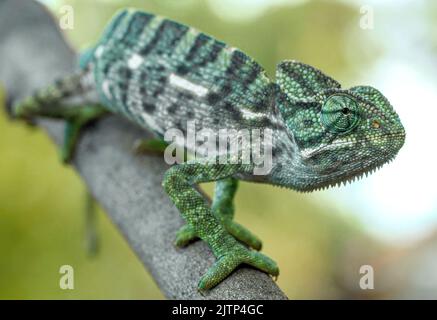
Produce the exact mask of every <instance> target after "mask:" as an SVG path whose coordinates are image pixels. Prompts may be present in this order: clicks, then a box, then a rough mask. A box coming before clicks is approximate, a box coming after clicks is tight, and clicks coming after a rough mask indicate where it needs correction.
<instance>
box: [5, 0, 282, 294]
mask: <svg viewBox="0 0 437 320" xmlns="http://www.w3.org/2000/svg"><path fill="white" fill-rule="evenodd" d="M0 43H1V46H0V80H2V81H3V82H4V85H5V87H6V91H7V94H8V104H9V105H11V104H12V103H14V102H15V101H18V100H20V99H22V98H23V97H26V96H28V95H29V94H31V93H32V92H33V91H34V90H35V89H37V88H41V87H43V86H45V85H47V84H49V83H51V82H52V81H53V79H55V78H56V77H59V76H62V75H67V74H69V73H71V72H72V70H73V69H74V67H75V62H76V53H75V52H74V51H73V50H72V49H71V48H70V47H69V46H68V45H67V44H66V42H65V40H64V38H63V36H62V35H61V33H60V32H59V30H58V28H57V26H56V23H55V21H54V19H53V18H52V17H51V15H50V14H49V12H48V11H47V10H45V9H44V7H43V6H42V5H40V4H38V3H36V2H34V1H28V0H0ZM37 123H38V125H40V126H42V127H44V128H45V129H46V130H47V131H48V132H49V134H50V136H51V137H52V138H53V139H54V141H55V142H56V143H57V144H58V145H59V144H60V143H61V141H62V136H63V124H62V123H61V122H58V121H52V120H38V122H37ZM145 136H147V133H146V132H144V131H142V130H140V129H139V128H136V127H135V126H133V125H132V124H130V123H128V122H126V121H124V120H122V119H120V118H116V117H114V116H111V117H108V118H106V119H103V120H101V121H99V122H98V123H97V124H96V125H95V126H93V127H92V128H89V129H87V130H86V133H85V134H84V135H83V138H82V139H81V141H80V143H79V145H78V148H77V152H76V156H75V158H74V161H73V164H74V166H75V167H76V169H77V170H78V172H79V173H80V175H81V176H82V177H83V179H84V180H85V182H86V184H87V185H88V187H89V189H90V191H91V192H92V194H93V195H94V196H95V198H96V199H97V201H99V202H100V204H101V205H102V206H103V207H104V208H105V210H106V212H107V213H108V214H109V215H110V217H111V219H112V220H113V221H114V223H115V224H116V225H117V226H118V228H119V229H120V230H121V232H122V233H123V234H124V236H125V237H126V239H127V241H128V242H129V244H130V245H131V247H132V249H133V250H134V251H135V252H136V254H137V256H138V257H139V258H140V259H141V261H142V262H143V264H144V265H145V266H146V267H147V269H148V270H149V271H150V272H151V274H152V276H153V277H154V279H155V281H156V282H157V284H158V286H159V287H160V288H161V290H162V292H163V293H164V295H165V296H166V297H168V298H176V299H286V297H285V295H284V294H283V293H282V292H281V290H280V289H279V288H278V287H277V286H276V284H275V283H274V282H273V281H272V280H271V278H270V277H269V276H267V275H266V274H264V273H262V272H259V271H257V270H253V269H249V268H240V269H239V270H238V271H236V272H234V273H233V274H232V275H231V276H230V277H229V278H228V279H226V280H225V281H224V282H223V283H221V284H220V285H219V286H217V287H216V288H215V289H213V290H211V291H210V292H208V293H206V294H205V295H201V294H200V293H198V292H197V283H198V281H199V279H200V277H201V276H202V275H203V274H204V273H205V272H206V270H207V269H208V268H209V267H210V266H211V265H212V264H213V262H214V257H213V255H212V253H211V251H210V250H209V248H208V247H207V245H206V244H205V243H204V242H200V241H198V242H196V243H194V244H192V245H190V246H189V247H187V248H185V249H177V248H175V247H174V246H173V241H174V236H175V232H176V231H177V230H178V228H179V227H180V226H181V225H182V224H183V221H182V219H181V218H180V215H179V213H178V211H177V209H176V208H175V206H174V205H173V204H172V203H171V202H170V200H169V198H168V197H167V195H166V194H165V193H164V191H163V190H162V187H161V181H162V177H163V174H164V172H165V170H166V169H167V166H166V165H165V164H164V162H163V161H162V158H160V157H154V156H134V155H133V153H132V150H131V148H132V145H133V142H134V141H135V139H137V138H139V137H145Z"/></svg>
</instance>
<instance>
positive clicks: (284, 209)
mask: <svg viewBox="0 0 437 320" xmlns="http://www.w3.org/2000/svg"><path fill="white" fill-rule="evenodd" d="M44 2H45V3H47V4H48V5H49V6H50V8H51V10H52V11H53V13H54V14H55V15H58V16H60V15H61V13H60V12H61V11H60V8H61V7H62V6H63V5H66V4H67V5H71V6H72V7H73V9H74V29H73V30H69V31H67V32H66V33H67V37H68V38H69V39H70V40H71V42H72V44H73V46H74V47H76V48H78V49H83V48H86V47H87V45H90V44H92V43H93V42H94V41H96V40H97V39H98V37H99V35H100V33H101V31H102V28H103V27H104V25H105V24H106V22H107V21H108V20H109V19H110V18H111V16H112V15H113V14H114V12H115V11H116V10H117V9H119V8H122V7H127V6H130V7H137V8H142V9H144V10H147V11H150V12H153V13H156V14H160V15H164V16H167V17H170V18H172V19H175V20H177V21H181V22H184V23H186V24H188V25H190V26H194V27H196V28H197V29H199V30H202V31H204V32H206V33H208V34H211V35H213V36H215V37H216V38H218V39H221V40H223V41H225V42H227V43H229V44H231V45H233V46H236V47H239V48H240V49H242V50H243V51H245V52H246V53H248V54H249V55H250V56H252V57H253V58H255V59H256V60H257V61H258V62H259V63H260V64H261V65H263V66H264V67H265V68H266V70H267V72H268V73H269V74H270V75H272V76H274V70H275V65H276V64H277V63H278V62H279V61H280V60H283V59H295V60H300V61H303V62H305V63H308V64H311V65H313V66H315V67H317V68H320V69H322V70H323V71H325V72H326V73H328V74H329V75H332V76H333V77H334V78H336V79H337V80H338V81H340V82H341V83H343V84H345V86H346V87H348V86H352V85H355V84H358V83H363V84H364V83H365V84H370V85H375V86H377V84H380V85H384V84H386V83H387V81H388V80H387V78H384V77H381V76H380V74H381V73H382V74H383V75H384V76H395V77H396V75H395V74H393V73H391V74H388V73H386V72H384V70H385V69H384V68H387V70H391V71H390V72H393V68H391V67H390V65H388V66H387V65H384V61H388V60H387V59H391V58H390V57H393V56H390V54H391V53H390V52H392V51H391V47H390V46H391V43H392V44H393V46H395V45H396V44H397V43H398V42H397V40H396V39H397V38H396V37H397V36H396V34H397V33H396V32H391V33H390V32H389V31H387V28H388V29H390V30H391V28H390V26H391V24H390V23H391V22H390V21H393V20H392V19H393V15H395V14H398V16H399V17H400V16H401V15H399V12H401V13H403V16H404V17H405V16H406V12H410V16H409V19H416V20H420V21H423V17H424V16H426V18H427V20H426V21H428V24H427V26H429V29H427V30H426V38H422V33H419V35H417V34H416V33H414V32H413V33H411V32H410V35H411V37H412V38H413V39H419V40H420V41H423V43H422V42H420V43H416V50H417V47H419V48H422V49H423V50H422V51H423V52H427V54H428V56H429V55H430V53H435V51H437V42H436V40H435V39H437V37H432V35H434V36H435V33H436V32H435V30H436V26H437V23H434V22H432V21H433V18H434V16H433V14H432V13H433V12H435V10H434V9H435V2H432V1H417V2H415V3H416V5H417V3H419V2H420V6H419V7H420V8H421V9H420V10H409V9H408V8H409V6H414V5H412V4H411V1H410V2H409V1H399V2H396V3H397V4H395V2H394V1H378V2H376V1H370V4H371V5H372V6H371V9H372V10H374V24H375V27H374V28H372V29H371V30H366V29H363V28H360V21H361V19H362V16H363V12H360V8H361V9H362V8H363V7H362V6H363V5H367V4H368V3H369V2H366V3H361V2H360V1H302V0H301V1H284V0H282V1H280V0H276V1H263V0H256V1H248V0H245V1H238V0H236V1H231V0H226V1H225V0H209V1H203V0H155V1H152V0H142V1H115V0H114V1H110V0H105V1H103V0H101V1H97V0H95V1H89V0H86V1H85V0H70V1H44ZM399 3H403V6H404V7H402V5H401V8H400V7H399V6H400V5H399ZM393 10H394V11H393ZM402 10H404V11H402ZM416 20H413V22H414V21H416ZM409 22H410V24H411V20H409ZM409 30H410V31H411V29H409ZM392 31H393V30H392ZM413 31H414V30H413ZM398 32H402V29H401V31H399V30H398ZM403 35H404V40H405V39H407V40H408V39H409V38H408V34H407V35H405V34H403ZM387 37H392V39H391V40H390V41H391V42H390V41H389V40H387ZM414 37H415V38H414ZM431 39H434V40H431ZM428 40H429V41H428ZM425 44H426V45H425ZM421 46H422V47H421ZM397 53H398V51H396V54H397ZM398 58H399V57H398ZM399 59H404V60H402V61H404V65H405V64H407V63H408V61H409V60H408V59H409V58H408V56H405V57H404V56H401V58H399ZM434 67H435V66H434V65H433V68H434ZM381 70H382V71H381ZM419 71H420V72H423V73H429V72H430V71H431V70H430V69H429V68H428V69H427V68H426V67H423V70H422V69H420V70H419ZM409 79H411V78H409ZM386 80H387V81H386ZM411 81H414V80H411ZM404 85H408V83H406V84H405V83H404ZM418 86H419V85H418ZM377 87H378V88H380V87H379V86H377ZM380 89H381V88H380ZM389 89H390V87H388V89H387V90H388V91H389V92H390V94H391V95H390V96H389V99H390V100H391V98H392V97H396V96H397V94H396V92H398V91H390V90H389ZM381 90H382V91H383V92H384V93H385V91H384V90H383V89H381ZM396 90H402V88H401V87H397V88H396ZM431 98H434V96H433V97H431ZM431 98H430V99H431ZM3 99H4V92H2V93H0V105H1V104H2V103H3ZM398 100H399V99H398ZM404 100H405V99H404ZM415 101H417V100H415ZM400 104H402V103H400ZM396 107H397V105H396ZM397 110H398V109H397ZM404 110H406V108H404V107H401V110H400V111H403V113H402V112H400V113H401V119H402V120H404V119H405V118H406V117H407V116H409V113H407V112H406V111H404ZM410 119H413V116H411V117H410ZM410 124H411V127H413V125H414V122H412V121H411V122H408V121H407V126H406V127H407V134H410V132H409V131H408V129H409V126H410ZM414 128H417V126H416V127H414ZM410 130H411V129H410ZM0 132H1V133H2V134H1V135H0V150H1V155H2V156H1V157H0V253H1V258H0V299H21V298H24V299H49V298H55V299H78V298H83V299H162V298H164V297H163V296H162V294H161V293H160V291H159V289H158V288H157V286H156V284H155V283H154V282H153V279H152V278H151V277H150V275H149V274H148V273H147V271H146V270H145V269H144V268H143V266H142V265H141V263H140V262H139V260H138V259H137V258H136V257H135V255H134V253H133V252H132V251H131V250H130V248H129V246H128V244H127V243H126V241H125V240H124V239H123V238H122V236H121V235H120V233H119V232H118V231H117V230H116V228H115V227H114V226H113V224H112V223H111V221H110V220H109V219H108V217H107V216H106V215H105V214H104V213H103V212H99V216H98V231H99V234H100V237H101V251H100V253H99V254H98V255H97V256H96V257H93V258H90V257H88V256H87V252H86V250H85V244H84V241H85V240H84V239H85V238H84V232H85V221H84V216H83V212H82V211H83V206H84V201H83V200H84V192H85V191H84V186H83V185H82V183H81V181H80V179H79V178H78V176H77V175H76V174H75V172H74V171H73V170H72V169H71V168H69V167H68V166H67V167H66V166H63V165H61V164H60V163H59V161H58V155H57V150H56V149H55V147H54V145H53V144H52V143H51V141H50V140H49V139H48V137H47V136H46V135H45V133H43V132H41V131H40V130H38V129H29V128H27V127H25V126H24V125H22V124H19V123H11V122H9V121H8V120H7V119H6V117H5V116H4V114H1V115H0ZM434 136H435V134H434ZM413 137H414V135H413ZM407 150H408V149H407ZM406 152H407V151H404V154H405V153H406ZM404 157H405V158H406V156H404ZM430 158H431V159H434V158H432V155H431V156H430ZM414 161H415V160H414V158H412V159H411V160H410V161H409V162H407V161H406V160H404V162H406V163H407V164H405V166H404V167H402V166H401V165H398V167H396V168H395V169H393V170H395V171H391V172H392V173H391V174H389V173H387V174H389V177H390V180H391V181H392V183H396V184H398V185H399V184H400V183H401V182H402V181H405V179H402V178H401V176H400V175H401V174H402V170H403V168H407V169H408V165H410V169H411V164H414V163H415V162H414ZM416 163H417V162H416ZM425 164H429V163H428V162H427V163H425ZM384 170H386V169H383V171H384ZM387 172H390V171H387ZM393 172H394V173H393ZM403 172H405V170H403ZM374 179H376V180H367V182H366V180H365V181H362V182H360V183H358V184H357V186H349V187H346V188H343V189H334V190H333V191H325V192H319V193H315V194H300V193H296V192H293V191H290V190H284V189H279V188H273V187H270V186H264V185H252V184H247V183H243V184H242V185H241V188H240V191H239V193H238V195H237V202H236V204H237V215H236V219H237V221H238V222H240V223H242V224H243V225H245V226H247V227H248V228H249V229H250V230H252V231H253V232H254V233H256V234H257V235H259V236H260V237H261V239H263V242H264V249H263V250H264V252H265V253H266V254H268V255H269V256H270V257H272V258H273V259H274V260H276V261H277V262H278V264H279V266H280V270H281V275H280V277H279V279H278V285H279V286H280V287H281V288H282V290H284V292H285V293H286V294H287V295H288V296H289V298H292V299H302V298H378V297H402V296H411V295H413V297H414V294H415V292H420V293H422V294H423V292H424V291H423V290H422V291H420V290H421V288H422V287H420V286H419V287H417V286H415V287H414V283H413V284H412V286H413V287H411V285H410V284H409V283H407V279H406V278H405V277H404V275H405V274H406V273H408V272H410V271H411V270H416V269H417V268H416V267H415V266H414V267H413V269H411V268H410V269H408V268H407V269H406V271H402V270H403V269H397V270H401V271H399V274H397V273H396V274H395V275H394V273H392V272H390V270H392V268H394V267H393V266H394V265H398V266H399V265H400V264H402V263H403V262H402V261H404V260H408V259H409V258H408V257H409V255H410V252H411V250H413V249H414V250H413V251H414V252H416V253H417V252H420V250H421V249H420V248H422V247H423V246H425V245H428V244H429V242H426V244H424V242H423V241H422V240H421V239H423V238H425V237H428V239H431V240H429V241H431V243H434V242H435V241H434V240H433V239H434V238H433V233H432V230H433V229H434V227H435V214H434V212H435V210H434V209H435V206H436V203H435V198H436V197H435V193H434V192H433V193H429V192H428V193H426V194H427V195H428V196H429V198H430V199H431V200H433V199H434V200H433V201H431V202H432V205H431V206H430V207H429V208H428V207H427V208H425V209H423V208H422V209H421V210H422V211H420V214H419V211H418V210H419V209H417V207H415V206H412V207H411V208H412V209H411V210H410V211H411V212H410V211H409V212H408V214H409V213H411V215H408V216H405V217H408V219H407V220H405V224H403V225H401V224H399V225H396V223H397V221H404V220H400V218H398V217H396V216H395V215H392V216H389V217H388V218H387V219H385V220H381V219H382V218H381V217H386V216H384V214H383V213H384V212H385V213H387V212H392V211H394V212H398V211H397V209H396V208H394V209H393V208H392V207H390V205H391V204H392V203H394V202H396V201H399V198H400V197H399V196H400V195H399V194H397V193H393V192H391V193H390V192H388V191H389V190H391V189H390V188H392V187H390V185H386V184H384V183H381V181H383V180H389V179H387V176H381V175H380V176H379V177H376V178H374ZM378 179H379V180H378ZM411 179H413V178H411ZM375 181H376V182H375ZM373 184H375V185H378V186H381V185H382V186H383V187H384V190H386V191H387V193H384V191H381V192H378V196H375V195H372V194H369V193H368V191H363V190H375V189H374V188H373ZM372 188H373V189H372ZM206 189H207V190H208V192H211V190H212V189H211V185H209V186H206ZM403 189H407V190H408V188H407V187H405V188H403ZM339 190H341V191H339ZM366 192H367V193H366ZM409 192H411V193H414V191H412V190H410V191H409ZM381 193H382V194H381ZM409 195H410V200H412V198H414V195H413V194H409ZM378 197H382V198H381V199H383V200H384V201H385V202H387V203H389V206H387V207H383V206H382V205H379V203H380V202H378V201H380V198H378ZM427 199H428V198H427ZM360 201H361V202H360ZM385 202H384V203H385ZM419 208H420V206H419ZM416 209H417V210H416ZM379 210H380V211H381V212H382V213H381V214H380V213H379ZM390 210H392V211H390ZM413 215H415V217H416V219H413V220H412V218H411V217H412V216H413ZM375 217H376V218H375ZM419 218H420V219H419ZM390 219H392V220H390ZM418 219H419V220H420V221H421V223H419V224H414V223H412V222H411V221H419V220H418ZM393 226H396V227H395V229H393ZM425 226H426V227H425ZM377 227H378V228H377ZM390 228H391V229H390ZM396 228H397V229H396ZM374 229H378V230H374ZM413 229H414V232H413V231H411V230H413ZM386 234H394V235H395V236H393V237H392V238H390V239H386V237H385V235H386ZM407 235H408V237H407ZM405 239H407V240H405ZM411 248H413V249H411ZM403 259H404V260H403ZM421 259H422V257H421V256H420V255H419V257H416V258H415V261H417V263H418V265H420V266H423V263H422V261H423V259H422V260H421ZM65 264H68V265H72V266H73V267H74V270H75V289H74V290H61V289H60V288H59V278H60V274H59V268H60V266H61V265H65ZM363 264H371V265H372V266H374V267H375V269H376V273H377V275H376V278H377V281H379V282H376V283H377V284H378V285H376V289H375V290H373V291H363V290H360V289H359V286H358V283H359V279H360V274H359V267H360V266H361V265H363ZM433 266H435V264H433ZM414 268H416V269H414ZM402 272H403V273H402ZM422 272H423V271H422ZM429 272H431V271H429ZM378 275H380V276H379V278H378ZM393 276H395V277H396V279H395V280H393V279H392V277H393ZM430 276H431V275H430ZM427 279H428V282H429V277H428V278H427ZM400 282H401V283H400ZM380 284H381V285H380ZM409 285H410V287H409ZM433 288H434V289H435V288H437V286H434V287H433ZM430 292H435V291H430ZM425 296H426V295H425ZM426 297H429V296H426Z"/></svg>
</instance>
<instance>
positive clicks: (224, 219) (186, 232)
mask: <svg viewBox="0 0 437 320" xmlns="http://www.w3.org/2000/svg"><path fill="white" fill-rule="evenodd" d="M237 188H238V180H237V179H235V178H232V177H230V178H226V179H223V180H219V181H217V182H216V185H215V191H214V199H213V202H212V206H211V209H212V211H213V213H214V214H215V215H216V216H217V218H218V219H219V221H220V222H221V223H222V224H223V226H224V227H225V228H226V230H227V231H228V232H229V233H230V234H231V235H233V236H234V237H235V238H236V239H237V240H239V241H241V242H243V243H244V244H246V245H248V246H249V247H251V248H253V249H255V250H261V247H262V242H261V240H260V239H259V238H258V237H257V236H255V235H254V234H253V233H251V232H250V231H249V230H247V229H246V228H245V227H243V226H242V225H240V224H238V223H237V222H235V221H233V218H234V212H235V210H234V197H235V194H236V192H237ZM196 239H198V237H197V235H196V233H195V232H194V230H193V228H191V227H190V226H189V225H184V226H183V227H182V228H181V229H180V230H179V231H178V233H177V235H176V245H177V246H181V247H183V246H186V245H187V244H189V243H191V242H193V241H195V240H196Z"/></svg>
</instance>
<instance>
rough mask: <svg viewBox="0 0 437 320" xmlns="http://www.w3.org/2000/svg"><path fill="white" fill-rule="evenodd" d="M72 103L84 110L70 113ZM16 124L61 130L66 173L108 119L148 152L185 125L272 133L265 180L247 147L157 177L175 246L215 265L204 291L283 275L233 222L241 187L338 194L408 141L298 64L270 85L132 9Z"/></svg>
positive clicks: (381, 102)
mask: <svg viewBox="0 0 437 320" xmlns="http://www.w3.org/2000/svg"><path fill="white" fill-rule="evenodd" d="M78 97H81V99H82V100H84V99H85V102H83V101H82V102H81V103H80V104H75V103H74V101H77V98H78ZM12 112H13V114H14V116H15V117H16V118H19V119H23V120H27V121H30V120H32V119H33V118H35V117H38V116H42V117H50V118H58V119H63V120H65V121H66V126H65V137H64V143H63V145H62V147H61V157H62V159H63V161H65V162H68V161H69V160H70V159H71V157H72V154H73V152H74V146H75V145H76V143H77V140H78V137H79V136H80V132H81V129H82V128H83V127H84V126H85V125H87V124H88V123H90V122H91V121H94V120H96V119H99V118H100V117H102V116H103V115H105V114H107V113H114V114H118V115H120V116H122V117H125V118H127V119H128V120H130V121H132V122H133V123H135V124H136V125H139V126H140V127H141V128H143V129H144V130H148V131H150V132H152V133H153V134H154V136H155V137H156V141H158V143H157V144H156V143H152V145H155V146H156V145H159V142H160V141H161V142H162V141H163V139H164V137H165V133H166V132H167V131H168V130H170V129H172V128H177V129H178V130H180V131H181V132H184V133H186V132H187V130H188V128H187V127H188V124H187V122H188V120H192V121H196V124H197V126H198V128H199V129H203V128H208V129H209V130H211V131H212V132H215V133H217V132H219V130H220V129H223V128H229V129H235V130H242V129H248V130H255V129H258V130H261V132H267V130H269V132H271V140H269V142H265V144H266V145H268V147H269V149H268V150H269V154H270V155H271V168H270V170H268V172H266V173H264V174H255V170H254V169H255V167H256V166H257V165H256V164H255V163H253V161H249V162H247V161H242V160H243V159H242V151H252V150H251V149H252V148H253V145H252V144H251V143H247V144H244V145H242V147H241V149H240V150H227V151H229V152H228V153H230V154H225V155H223V154H220V153H215V154H213V155H212V156H206V157H200V158H197V157H196V158H192V159H186V161H184V162H181V163H178V164H176V165H173V166H171V167H170V168H169V169H168V170H167V171H166V173H165V175H164V178H163V181H162V186H163V189H164V190H165V192H166V193H167V194H168V196H169V197H170V199H171V200H172V202H173V203H174V205H175V206H176V207H177V209H178V210H179V211H180V213H181V215H182V217H183V219H184V221H185V223H186V224H185V225H184V226H182V227H181V229H180V230H179V231H178V232H177V234H176V240H175V244H176V245H177V246H180V247H184V246H186V245H188V244H189V243H191V242H192V241H194V240H196V239H199V238H200V239H201V240H203V241H205V242H206V243H207V244H208V245H209V247H210V249H211V251H212V253H213V254H214V256H215V257H216V261H215V263H214V264H213V265H212V266H211V267H210V268H209V269H208V271H207V272H206V273H205V274H204V275H203V276H202V277H201V279H200V281H199V283H198V289H199V290H201V291H202V290H209V289H211V288H213V287H215V286H216V285H218V284H219V283H220V282H222V281H223V280H224V279H225V278H227V277H228V276H229V275H230V274H231V273H232V272H233V271H234V270H235V269H236V268H237V267H238V266H240V265H241V264H246V265H250V266H252V267H254V268H256V269H259V270H261V271H263V272H265V273H267V274H269V275H271V276H272V277H277V276H278V275H279V268H278V266H277V264H276V263H275V262H274V261H273V260H272V259H271V258H269V257H267V256H266V255H264V254H262V253H261V252H260V250H261V247H262V243H261V240H260V239H259V238H258V237H257V236H256V235H254V234H253V233H252V232H251V231H249V230H248V229H246V228H245V227H244V226H242V225H240V224H238V223H237V222H235V221H234V219H233V218H234V211H235V210H234V200H233V199H234V196H235V194H236V191H237V189H238V183H239V181H249V182H255V183H265V184H270V185H274V186H280V187H285V188H289V189H293V190H296V191H302V192H310V191H315V190H319V189H324V188H328V187H331V186H337V185H340V184H342V183H346V182H351V181H353V180H355V179H358V178H361V177H362V176H363V175H364V174H366V175H367V174H368V173H371V172H373V171H374V170H376V169H378V168H380V167H381V166H382V165H384V164H385V163H387V162H389V161H391V160H392V159H393V158H394V157H395V156H396V155H397V153H398V151H399V150H400V149H401V147H402V146H403V144H404V141H405V130H404V127H403V125H402V123H401V121H400V118H399V116H398V114H397V113H396V111H395V110H394V109H393V107H392V105H391V104H390V102H389V101H388V100H387V98H386V97H385V96H384V95H383V94H382V93H381V92H380V91H378V90H377V89H375V88H373V87H371V86H354V87H351V88H342V86H341V85H340V83H338V82H337V81H336V80H334V79H333V78H331V77H330V76H328V75H326V74H324V73H323V72H322V71H320V70H318V69H316V68H314V67H312V66H310V65H307V64H305V63H302V62H298V61H294V60H285V61H281V62H280V63H279V64H278V65H277V70H276V77H275V80H272V79H271V78H269V76H268V75H267V73H266V71H265V70H264V69H263V68H262V67H261V66H260V65H259V64H258V63H257V62H256V61H255V60H253V59H252V58H251V57H249V56H248V55H246V54H245V53H244V52H242V51H241V50H239V49H237V48H235V47H232V46H230V45H227V44H226V43H224V42H222V41H219V40H217V39H215V38H214V37H211V36H209V35H207V34H205V33H203V32H200V31H197V30H196V29H195V28H192V27H189V26H187V25H184V24H181V23H178V22H176V21H173V20H170V19H167V18H164V17H161V16H158V15H154V14H151V13H147V12H143V11H140V10H136V9H123V10H121V11H119V12H118V13H117V14H116V15H115V16H114V17H113V18H112V20H111V21H110V22H109V23H108V25H107V27H106V28H105V29H104V31H103V34H102V36H101V38H100V40H99V41H98V42H97V43H96V44H95V45H94V46H92V47H91V48H90V49H88V50H85V51H84V52H83V53H81V54H80V57H79V61H78V68H77V72H74V73H73V74H71V75H69V76H67V77H64V78H61V79H59V80H57V81H55V82H54V83H53V84H52V85H50V86H48V87H45V88H42V89H40V90H37V92H36V93H35V94H34V95H32V96H30V97H29V98H27V99H24V100H23V101H20V102H18V103H16V104H15V105H14V106H13V110H12ZM264 136H265V134H264ZM263 141H264V140H263ZM164 146H165V145H164ZM179 146H180V147H181V148H184V149H185V150H187V151H188V152H192V151H193V148H194V146H193V145H192V144H188V143H187V141H186V140H183V141H180V142H179ZM230 159H232V160H233V161H229V160H230ZM205 182H215V190H214V196H213V199H212V204H210V203H209V202H208V201H207V200H206V199H205V197H204V196H203V195H202V193H201V192H200V191H199V190H198V189H197V185H198V184H202V183H205Z"/></svg>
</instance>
